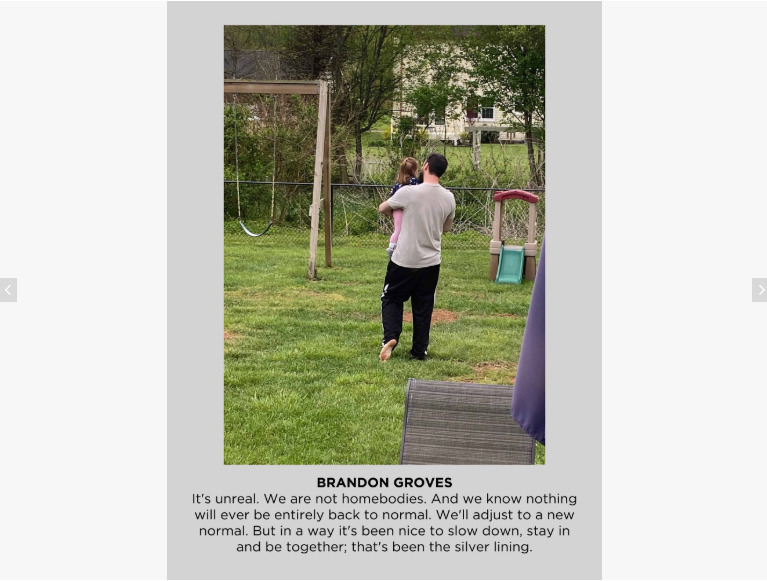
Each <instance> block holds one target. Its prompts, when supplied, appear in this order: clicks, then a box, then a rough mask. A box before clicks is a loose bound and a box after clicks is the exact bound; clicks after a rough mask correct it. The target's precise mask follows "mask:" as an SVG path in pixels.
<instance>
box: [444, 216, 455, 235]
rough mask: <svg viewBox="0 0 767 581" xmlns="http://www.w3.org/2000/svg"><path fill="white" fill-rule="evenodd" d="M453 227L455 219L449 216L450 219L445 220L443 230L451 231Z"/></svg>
mask: <svg viewBox="0 0 767 581" xmlns="http://www.w3.org/2000/svg"><path fill="white" fill-rule="evenodd" d="M452 228H453V219H452V218H451V217H448V219H447V220H445V224H444V225H443V226H442V231H443V232H450V230H451V229H452Z"/></svg>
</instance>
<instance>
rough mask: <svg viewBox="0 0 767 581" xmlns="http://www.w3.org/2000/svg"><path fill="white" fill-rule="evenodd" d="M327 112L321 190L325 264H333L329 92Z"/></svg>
mask: <svg viewBox="0 0 767 581" xmlns="http://www.w3.org/2000/svg"><path fill="white" fill-rule="evenodd" d="M327 102H328V104H327V112H326V113H325V120H326V124H325V150H324V153H323V160H322V163H323V166H322V167H323V172H322V173H323V178H324V185H323V190H324V192H325V208H324V212H325V266H333V222H332V221H331V216H332V212H333V206H332V203H333V200H332V198H331V189H330V151H331V149H330V94H328V97H327Z"/></svg>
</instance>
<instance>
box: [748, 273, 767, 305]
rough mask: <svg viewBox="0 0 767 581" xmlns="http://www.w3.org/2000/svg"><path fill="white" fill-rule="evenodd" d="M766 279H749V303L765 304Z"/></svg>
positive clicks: (766, 294)
mask: <svg viewBox="0 0 767 581" xmlns="http://www.w3.org/2000/svg"><path fill="white" fill-rule="evenodd" d="M766 290H767V278H752V279H751V302H752V303H767V292H765V291H766Z"/></svg>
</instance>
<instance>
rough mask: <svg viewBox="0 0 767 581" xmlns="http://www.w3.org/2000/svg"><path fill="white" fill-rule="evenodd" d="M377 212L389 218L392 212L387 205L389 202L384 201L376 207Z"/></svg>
mask: <svg viewBox="0 0 767 581" xmlns="http://www.w3.org/2000/svg"><path fill="white" fill-rule="evenodd" d="M378 212H379V213H381V214H384V215H385V216H391V215H392V213H393V212H394V210H392V207H391V206H390V205H389V201H388V200H386V201H385V202H384V203H383V204H381V205H380V206H378Z"/></svg>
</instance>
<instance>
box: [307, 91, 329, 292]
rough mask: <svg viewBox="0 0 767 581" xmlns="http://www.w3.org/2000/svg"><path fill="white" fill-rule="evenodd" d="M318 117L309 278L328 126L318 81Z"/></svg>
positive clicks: (314, 269)
mask: <svg viewBox="0 0 767 581" xmlns="http://www.w3.org/2000/svg"><path fill="white" fill-rule="evenodd" d="M319 83H320V103H319V107H318V110H319V116H318V119H317V145H316V147H315V151H314V187H313V188H312V205H311V215H312V231H311V233H310V235H309V278H310V279H311V280H314V279H315V278H316V275H317V240H318V238H319V230H320V193H321V191H322V177H323V174H322V172H323V165H325V164H324V163H323V157H324V156H323V151H324V149H325V145H326V144H325V130H326V128H327V125H328V121H327V116H328V82H327V81H320V82H319ZM328 195H329V192H328Z"/></svg>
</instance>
